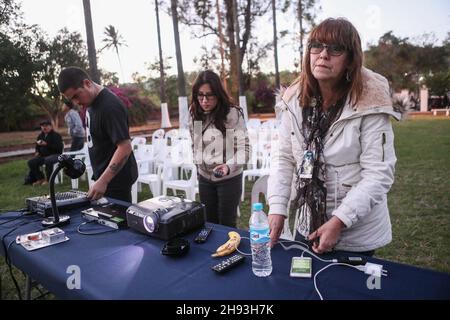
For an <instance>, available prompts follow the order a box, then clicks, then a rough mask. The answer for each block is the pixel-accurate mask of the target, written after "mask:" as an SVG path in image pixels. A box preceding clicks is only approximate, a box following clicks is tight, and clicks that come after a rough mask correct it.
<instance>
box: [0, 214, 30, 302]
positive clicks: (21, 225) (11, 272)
mask: <svg viewBox="0 0 450 320" xmlns="http://www.w3.org/2000/svg"><path fill="white" fill-rule="evenodd" d="M36 221H39V220H36V219H35V220H31V221H22V222H21V223H19V224H17V225H14V227H13V228H12V229H11V230H9V231H8V232H7V233H5V234H4V235H3V236H2V238H1V242H2V246H3V250H4V251H5V262H6V265H7V266H8V271H9V274H10V276H11V279H12V281H13V283H14V286H15V287H16V291H17V295H18V297H19V300H23V299H22V293H21V291H20V286H19V284H18V282H17V280H16V277H14V274H13V271H12V265H11V260H10V259H9V254H8V250H9V248H10V247H11V244H12V243H14V241H15V239H14V240H13V241H11V242H10V243H9V244H8V246H6V243H5V239H6V237H7V236H8V235H9V234H11V233H12V232H13V231H15V230H17V229H18V228H20V227H23V226H26V225H28V224H30V223H33V222H36Z"/></svg>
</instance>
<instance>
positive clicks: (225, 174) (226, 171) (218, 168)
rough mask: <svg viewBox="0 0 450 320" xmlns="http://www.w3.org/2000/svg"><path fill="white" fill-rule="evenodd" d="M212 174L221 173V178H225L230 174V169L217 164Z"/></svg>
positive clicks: (224, 165)
mask: <svg viewBox="0 0 450 320" xmlns="http://www.w3.org/2000/svg"><path fill="white" fill-rule="evenodd" d="M213 171H214V172H218V171H220V172H222V177H225V176H227V175H228V174H229V173H230V167H228V165H226V164H219V165H218V166H216V167H215V168H214V169H213Z"/></svg>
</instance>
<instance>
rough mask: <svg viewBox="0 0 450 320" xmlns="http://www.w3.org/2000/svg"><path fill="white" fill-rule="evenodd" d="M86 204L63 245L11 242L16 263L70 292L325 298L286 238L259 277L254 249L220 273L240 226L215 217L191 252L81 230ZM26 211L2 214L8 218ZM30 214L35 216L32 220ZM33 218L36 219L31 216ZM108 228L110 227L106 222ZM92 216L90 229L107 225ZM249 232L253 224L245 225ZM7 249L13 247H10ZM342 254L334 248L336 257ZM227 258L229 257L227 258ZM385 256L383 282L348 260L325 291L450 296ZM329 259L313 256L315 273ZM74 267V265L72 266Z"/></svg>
mask: <svg viewBox="0 0 450 320" xmlns="http://www.w3.org/2000/svg"><path fill="white" fill-rule="evenodd" d="M80 211H81V209H79V210H73V211H71V212H70V215H71V217H72V221H71V223H70V225H67V226H64V227H63V229H64V230H65V232H66V235H67V236H68V237H69V238H70V240H69V241H67V242H64V243H60V244H58V245H55V246H50V247H47V248H43V249H39V250H36V251H30V252H29V251H26V250H25V249H24V248H23V247H21V246H20V245H17V244H15V243H13V244H12V245H11V247H10V248H9V250H8V254H9V257H10V259H11V261H12V264H13V265H15V266H16V267H17V268H19V269H21V270H22V271H24V272H25V273H26V274H28V275H30V276H31V278H32V279H34V280H36V281H37V282H39V283H40V284H42V285H43V286H44V287H46V288H47V289H48V290H49V291H51V292H52V293H54V294H55V295H56V296H57V297H58V298H62V299H187V300H188V299H196V300H210V299H214V300H215V299H220V300H240V299H252V300H253V299H254V300H279V299H280V300H292V299H295V300H303V299H319V296H318V294H317V293H316V291H315V289H314V284H313V278H310V279H303V278H291V277H290V276H289V268H290V263H291V258H292V257H293V256H299V255H300V254H301V252H300V251H299V250H288V251H285V250H284V249H283V248H282V247H281V246H280V245H277V246H275V247H274V248H273V249H272V261H273V272H272V274H271V276H269V277H267V278H258V277H256V276H254V275H253V273H252V271H251V257H247V258H246V260H245V262H244V264H243V265H240V266H237V267H236V268H234V269H233V270H230V271H229V272H228V273H225V274H222V275H219V274H216V273H215V272H213V271H212V270H211V267H212V266H213V265H215V264H217V263H218V262H219V261H220V260H221V258H212V257H211V253H212V252H214V251H215V249H216V248H217V247H218V246H219V245H220V244H222V243H224V242H225V241H226V240H227V239H228V235H227V234H228V232H229V231H230V230H232V229H230V228H228V227H224V226H220V225H212V226H213V228H214V230H213V231H212V233H211V234H210V236H209V238H208V241H207V242H206V243H205V244H196V243H194V242H193V238H194V237H195V235H196V234H197V231H196V232H193V233H190V234H187V235H186V236H185V237H184V238H186V239H187V240H189V241H190V244H191V248H190V251H189V253H188V254H187V255H186V256H184V257H179V258H173V257H168V256H163V255H161V253H160V251H161V248H162V246H163V245H164V243H165V242H164V241H162V240H158V239H155V238H151V237H148V236H145V235H143V234H140V233H137V232H135V231H133V230H130V229H126V230H120V231H117V232H111V233H106V234H102V235H96V236H86V235H81V234H79V233H78V232H77V226H78V225H79V224H80V223H81V222H82V221H83V220H82V218H81V216H80ZM17 215H18V213H12V212H11V213H7V214H2V215H0V223H2V222H5V221H7V220H8V219H11V218H12V217H15V216H17ZM38 218H39V217H38V216H31V217H24V218H21V219H18V220H15V221H11V222H9V223H7V224H4V225H0V237H2V238H3V236H4V235H5V234H6V233H7V232H8V231H10V230H11V228H12V227H14V226H18V225H20V226H19V228H17V229H16V230H15V231H14V232H12V233H11V234H9V235H8V236H7V237H5V239H4V243H6V244H8V243H11V242H12V240H14V239H15V237H16V236H17V235H19V234H25V233H30V232H33V231H36V230H39V229H40V228H41V225H40V222H39V221H36V220H39V219H38ZM24 221H29V222H30V223H28V224H24V225H21V224H23V223H24ZM31 221H33V222H31ZM100 228H102V229H100ZM104 228H106V227H103V226H99V225H95V224H90V225H87V226H85V227H84V229H96V230H104ZM237 231H238V232H239V233H240V234H241V235H242V236H248V232H247V231H243V230H237ZM239 248H240V250H242V251H244V252H250V246H249V243H248V240H246V239H243V240H242V242H241V245H240V247H239ZM0 253H1V254H2V255H5V252H4V249H3V247H0ZM336 255H337V253H336V254H333V255H329V256H328V257H327V258H332V257H335V256H336ZM222 259H223V258H222ZM369 260H370V261H371V262H375V263H380V264H383V266H384V269H386V270H387V271H388V276H387V277H382V278H381V282H380V285H381V288H380V289H372V290H370V289H368V287H367V279H368V275H366V274H364V273H363V272H360V271H357V270H354V269H352V268H349V267H345V266H333V267H330V268H328V269H326V270H324V271H323V272H321V273H320V274H319V275H318V277H317V285H318V288H319V290H320V292H321V294H322V295H323V298H324V299H450V275H449V274H445V273H440V272H435V271H431V270H426V269H421V268H417V267H413V266H408V265H404V264H399V263H394V262H389V261H384V260H379V259H372V258H370V259H369ZM74 265H75V266H78V267H79V268H80V271H81V289H69V288H68V287H67V279H68V277H69V276H71V275H72V274H71V273H68V268H69V267H70V266H74ZM326 265H327V263H323V262H320V261H319V260H317V259H313V274H315V273H316V272H317V271H318V270H319V269H321V268H323V267H324V266H326ZM69 271H70V268H69Z"/></svg>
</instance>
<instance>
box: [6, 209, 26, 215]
mask: <svg viewBox="0 0 450 320" xmlns="http://www.w3.org/2000/svg"><path fill="white" fill-rule="evenodd" d="M25 211H28V208H21V209H2V210H0V214H3V213H8V212H11V213H12V212H25Z"/></svg>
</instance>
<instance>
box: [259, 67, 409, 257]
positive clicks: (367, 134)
mask: <svg viewBox="0 0 450 320" xmlns="http://www.w3.org/2000/svg"><path fill="white" fill-rule="evenodd" d="M361 72H362V76H363V82H364V90H363V95H362V97H361V99H360V101H359V102H358V104H357V105H356V106H353V107H352V106H351V105H350V104H349V102H348V99H347V102H346V104H345V105H344V109H343V111H342V113H341V115H340V117H339V119H338V120H336V121H335V122H334V123H333V124H332V125H331V127H330V129H329V131H328V133H327V135H326V137H325V142H324V159H325V167H326V181H325V186H326V188H327V216H328V218H330V217H331V216H333V215H335V216H337V217H338V218H339V219H340V220H341V221H342V222H343V223H344V224H345V226H346V228H343V229H342V233H341V236H340V239H339V241H338V243H337V244H336V246H335V249H338V250H347V251H354V252H357V251H369V250H373V249H376V248H379V247H382V246H384V245H386V244H388V243H389V242H390V241H391V240H392V231H391V222H390V218H389V210H388V207H387V193H388V191H389V189H390V188H391V185H392V183H393V182H394V166H395V163H396V161H397V158H396V156H395V151H394V135H393V131H392V125H391V121H390V116H393V117H394V118H395V119H397V120H399V119H400V116H401V115H400V113H398V112H395V111H394V110H393V108H392V100H391V98H390V94H389V85H388V83H387V80H386V79H385V78H384V77H382V76H381V75H379V74H377V73H374V72H372V71H370V70H368V69H366V68H363V69H362V71H361ZM298 95H299V86H298V84H296V85H293V86H291V87H290V88H288V89H287V90H286V92H285V93H284V94H283V97H282V99H281V101H280V102H279V103H278V104H277V108H280V109H281V111H280V112H281V126H280V129H279V130H280V131H279V139H280V140H279V141H280V142H281V143H280V144H279V150H277V151H278V152H275V154H274V155H273V157H272V163H271V173H270V177H269V181H268V191H267V193H268V202H269V206H270V211H269V214H282V215H285V216H287V215H288V212H287V207H288V203H289V199H290V198H291V189H292V183H293V182H295V179H293V175H294V173H295V171H294V170H295V169H296V168H298V167H299V166H300V165H301V163H302V158H303V151H304V150H303V147H302V146H303V137H302V135H301V133H300V129H301V123H302V112H301V107H300V106H299V101H298ZM292 190H294V189H292ZM293 192H295V191H293ZM292 196H293V195H292ZM312 231H314V230H311V232H312Z"/></svg>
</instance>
